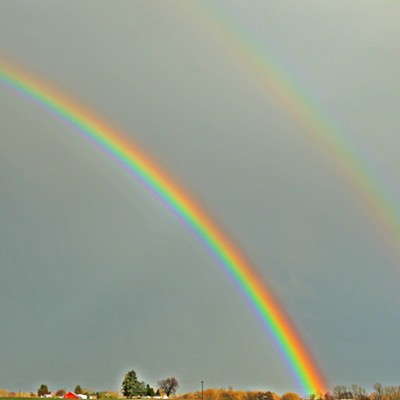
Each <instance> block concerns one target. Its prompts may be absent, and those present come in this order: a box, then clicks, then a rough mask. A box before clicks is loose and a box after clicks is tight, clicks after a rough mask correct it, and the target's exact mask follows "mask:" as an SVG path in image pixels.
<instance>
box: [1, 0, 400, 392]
mask: <svg viewBox="0 0 400 400" xmlns="http://www.w3.org/2000/svg"><path fill="white" fill-rule="evenodd" d="M222 21H225V22H224V23H223V22H222ZM241 39H244V40H247V41H248V42H249V43H252V44H253V45H254V47H256V48H258V49H259V51H260V52H261V53H262V54H264V55H265V57H266V59H269V60H273V62H274V63H276V65H278V66H279V68H280V70H281V71H284V73H285V74H286V75H287V76H288V77H289V79H290V80H292V81H293V82H295V83H296V85H297V86H298V87H299V88H301V90H302V91H303V92H304V93H306V95H307V96H308V97H309V98H310V99H311V101H312V102H313V103H315V104H318V107H319V108H320V109H321V110H323V112H324V114H325V115H326V121H330V122H331V123H332V124H334V125H335V126H336V127H338V128H337V134H340V135H341V136H342V137H343V138H345V140H346V141H348V142H349V143H350V144H351V146H352V147H351V148H352V151H353V152H354V153H356V154H357V155H358V156H359V157H360V159H361V160H362V162H363V163H364V164H365V165H366V168H367V169H368V172H366V173H368V174H369V175H370V176H374V179H375V181H376V182H377V183H378V184H379V186H380V187H381V188H382V190H384V193H385V196H386V197H387V198H388V199H391V201H393V202H394V204H398V203H399V202H400V185H399V171H400V143H399V142H400V139H399V132H398V127H399V126H400V113H399V109H400V100H399V93H400V74H399V71H400V58H399V54H400V3H399V2H398V1H389V0H387V1H386V0H358V1H357V0H337V1H317V0H304V1H298V0H257V1H256V0H249V1H240V0H238V1H231V0H229V1H228V0H226V1H219V0H218V1H214V2H210V3H206V2H203V1H196V2H190V1H147V0H146V1H145V0H136V1H119V2H114V1H84V2H81V1H68V2H67V1H14V0H12V1H11V0H3V1H1V2H0V54H2V55H3V56H5V57H9V58H11V59H12V60H14V61H15V62H17V63H18V64H21V65H23V66H24V67H25V68H26V69H28V70H30V71H32V72H33V73H34V74H36V75H38V76H41V77H43V78H45V79H47V80H49V81H51V82H53V83H54V84H55V85H57V86H59V87H60V88H62V90H63V91H65V92H66V93H69V94H70V95H72V96H73V97H75V98H77V99H79V101H80V102H82V103H83V104H85V105H87V106H89V107H90V108H91V109H92V110H94V111H95V112H96V113H97V115H98V116H99V117H101V118H102V119H104V120H106V121H107V122H109V123H110V124H111V125H115V126H117V127H119V128H121V130H122V131H123V132H125V133H126V135H127V136H128V137H129V138H131V139H132V140H133V141H134V142H135V143H138V144H140V145H141V146H142V147H143V148H144V149H146V151H147V153H148V154H150V155H151V156H152V157H153V158H154V159H155V160H157V162H158V163H159V165H161V166H163V168H165V170H166V171H168V173H170V174H171V175H172V176H174V177H175V178H176V179H177V180H178V181H179V182H180V183H181V184H182V185H183V186H184V187H185V188H186V189H187V190H188V191H190V192H191V193H192V194H193V196H194V197H195V198H196V199H198V200H199V201H200V202H201V203H202V204H204V205H205V207H206V208H207V209H208V210H210V212H211V213H212V215H214V216H215V217H216V219H217V220H218V221H220V222H221V223H222V225H223V226H224V227H225V228H226V230H227V231H228V232H229V233H230V234H231V235H232V237H233V238H234V239H235V240H236V241H237V242H238V243H239V244H240V246H241V247H242V249H244V251H245V252H246V253H247V254H248V255H249V256H250V257H251V259H252V260H253V261H254V264H255V265H257V267H258V269H259V271H260V273H261V274H262V276H263V277H264V278H265V281H266V282H267V283H268V284H269V286H271V287H272V288H273V289H274V291H275V293H276V294H277V296H278V298H279V300H280V301H281V302H282V303H283V304H284V306H285V309H286V310H287V312H288V313H289V315H290V316H291V317H292V318H293V320H294V322H295V325H296V327H297V328H298V330H299V332H300V333H301V334H302V336H303V337H304V338H305V340H306V342H307V344H308V345H309V347H310V349H311V350H312V353H313V354H314V355H315V357H316V359H317V360H318V363H319V365H320V367H321V369H322V371H323V372H324V373H325V374H326V376H327V378H328V380H329V382H330V383H331V384H332V385H335V384H351V383H357V384H360V385H362V386H365V387H366V388H367V390H371V389H372V384H373V383H375V382H382V383H383V384H396V385H398V384H400V380H399V376H398V371H399V367H400V363H399V350H400V349H399V333H400V318H399V306H400V298H399V294H398V286H399V282H400V275H399V266H400V262H399V260H400V258H399V254H398V253H397V249H396V248H398V247H399V245H400V243H398V242H394V243H393V241H390V238H389V239H388V237H387V236H386V235H385V232H384V229H382V226H381V225H380V224H379V222H377V221H376V219H375V217H374V216H373V215H372V213H371V211H370V210H369V209H368V208H367V207H366V206H365V203H366V202H365V201H364V200H365V199H364V198H363V196H362V195H361V196H360V195H359V194H357V190H355V189H354V185H353V184H354V183H353V184H352V183H351V182H349V181H348V180H346V179H344V177H343V174H342V172H341V171H340V170H339V168H338V163H337V162H336V160H335V159H334V158H335V155H332V154H329V152H327V151H326V149H325V148H324V147H322V146H319V145H318V144H317V143H316V142H315V141H313V140H312V139H311V137H310V135H309V133H308V132H307V129H305V128H304V127H302V126H300V125H299V124H298V121H296V120H295V119H293V118H292V115H291V114H290V112H288V110H287V109H286V108H285V106H284V105H283V104H282V103H280V102H279V101H277V99H276V98H275V97H274V94H273V93H272V92H271V91H270V90H269V89H268V87H265V86H264V85H261V84H260V79H259V78H258V77H257V76H256V74H255V70H254V65H253V64H252V63H251V62H250V61H249V60H247V59H246V54H247V55H248V53H246V52H243V51H239V47H238V46H236V45H235V43H237V41H238V40H241ZM262 71H265V73H267V69H265V70H262ZM259 73H260V72H259ZM262 73H263V72H261V75H262ZM0 116H1V133H0V193H1V201H0V272H1V275H0V276H1V279H0V321H1V328H0V387H6V388H8V389H9V390H32V391H36V390H37V388H38V387H39V385H40V384H41V383H46V384H48V385H49V387H50V389H51V390H56V389H59V388H64V387H66V388H67V389H69V390H72V389H73V388H74V387H75V385H77V384H80V385H81V386H82V387H86V388H93V389H95V390H101V389H109V390H118V389H119V388H120V385H121V382H122V379H123V375H124V373H126V372H127V371H128V370H130V369H135V370H136V371H137V373H138V375H139V378H140V379H143V380H145V381H146V382H149V383H150V384H151V385H156V382H157V380H159V379H161V378H165V377H167V376H171V375H175V376H176V377H177V379H178V381H179V382H180V384H181V387H180V392H185V391H192V390H198V389H200V387H201V386H200V385H201V383H200V382H201V381H204V382H205V387H224V386H225V387H226V386H228V385H231V386H233V387H234V388H237V389H262V390H274V391H276V392H278V393H283V392H285V391H288V390H298V389H299V388H298V387H296V385H295V383H294V381H293V377H292V376H291V375H290V374H289V373H288V371H287V369H286V367H285V365H284V363H283V362H282V359H281V357H280V355H279V354H278V353H277V351H276V349H275V347H274V345H273V344H272V343H271V341H270V339H269V337H268V336H267V335H266V333H265V332H264V331H263V329H262V328H261V327H260V325H259V324H258V322H257V321H256V319H255V318H254V316H253V315H252V313H251V311H250V309H249V308H248V306H247V305H246V303H245V302H244V301H243V298H242V297H241V295H240V293H238V292H237V290H236V289H235V287H234V286H233V285H232V284H231V282H230V280H229V279H228V278H227V276H226V275H225V273H224V272H223V271H222V270H221V269H220V268H219V267H218V265H216V264H215V261H214V260H213V258H212V257H210V256H209V254H208V253H207V252H206V251H205V250H204V248H203V247H202V246H201V244H200V243H199V242H198V241H196V240H195V239H194V238H193V237H192V236H191V235H190V234H189V233H188V232H187V230H185V228H184V227H183V226H182V225H181V223H180V222H179V221H177V220H176V219H175V217H174V216H173V215H171V214H170V213H169V211H168V210H167V209H166V208H164V206H163V205H162V204H160V203H158V202H157V201H156V200H155V199H154V198H153V197H152V196H151V195H149V193H147V192H146V190H145V189H144V188H143V187H142V186H140V184H138V183H137V182H136V181H134V180H133V179H132V178H131V177H130V176H128V175H127V174H126V173H125V172H124V171H123V170H121V169H120V167H118V165H116V164H115V163H113V162H112V161H111V160H108V159H107V158H105V157H104V156H103V155H102V154H100V153H99V152H98V151H97V150H96V149H95V148H93V147H90V145H88V144H87V143H86V142H84V141H83V140H82V139H81V138H80V137H79V136H77V135H76V134H75V133H74V132H72V131H71V130H70V129H69V128H68V127H66V126H64V125H62V124H60V122H59V121H58V120H56V119H54V118H53V117H51V116H50V115H48V114H46V113H44V112H43V111H42V110H40V109H38V108H37V107H36V106H34V105H33V104H29V103H27V102H26V101H25V100H22V99H20V98H17V97H15V96H14V95H12V94H10V93H9V92H7V91H5V90H3V89H1V90H0ZM347 167H348V166H347ZM366 171H367V170H366ZM397 211H399V209H397Z"/></svg>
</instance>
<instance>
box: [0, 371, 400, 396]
mask: <svg viewBox="0 0 400 400" xmlns="http://www.w3.org/2000/svg"><path fill="white" fill-rule="evenodd" d="M178 387H179V384H178V381H177V379H176V378H174V377H171V378H166V379H162V380H160V381H158V382H157V389H154V388H152V387H151V386H150V385H149V384H146V383H145V382H144V381H140V380H139V379H138V376H137V374H136V372H135V371H133V370H132V371H129V372H128V373H127V374H126V375H125V377H124V380H123V382H122V386H121V389H122V394H123V395H124V396H125V397H126V398H128V399H129V398H133V397H156V396H164V395H165V396H171V395H174V394H175V393H176V390H177V388H178ZM373 389H374V391H372V392H371V393H368V392H367V391H366V390H365V389H364V388H363V387H361V386H358V385H356V384H353V385H337V386H334V387H333V388H332V390H331V391H330V392H327V393H324V394H312V395H309V396H306V397H302V396H300V395H299V394H297V393H294V392H288V393H285V394H283V395H281V396H279V395H278V394H276V393H274V392H271V391H241V390H234V389H233V388H231V387H228V389H206V390H204V391H202V392H200V391H196V392H191V393H186V394H182V395H179V396H177V397H176V400H199V399H202V400H400V385H399V386H393V385H392V386H384V385H382V384H381V383H375V384H374V385H373ZM74 392H75V393H76V394H87V395H90V396H92V395H93V396H95V397H96V398H98V399H101V398H118V397H120V393H119V392H111V391H103V392H94V391H93V390H88V389H83V388H82V387H81V386H80V385H77V386H76V387H75V390H74ZM49 393H50V391H49V389H48V387H47V385H44V384H42V385H40V387H39V389H38V391H37V392H36V393H33V392H31V393H24V392H9V391H7V390H6V389H0V398H4V397H19V398H22V397H25V398H26V397H38V396H39V397H42V396H44V395H46V394H49ZM64 395H65V390H64V389H59V390H58V391H56V392H55V393H53V396H54V397H63V396H64Z"/></svg>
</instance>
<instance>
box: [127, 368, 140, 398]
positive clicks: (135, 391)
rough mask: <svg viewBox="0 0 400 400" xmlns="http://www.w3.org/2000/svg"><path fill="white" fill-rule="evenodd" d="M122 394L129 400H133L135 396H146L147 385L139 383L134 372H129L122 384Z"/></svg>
mask: <svg viewBox="0 0 400 400" xmlns="http://www.w3.org/2000/svg"><path fill="white" fill-rule="evenodd" d="M122 393H123V395H124V396H125V397H126V398H128V399H131V398H132V397H133V396H144V395H146V384H145V383H144V382H139V380H138V378H137V375H136V372H135V371H134V370H132V371H129V372H128V373H127V374H126V375H125V379H124V381H123V382H122Z"/></svg>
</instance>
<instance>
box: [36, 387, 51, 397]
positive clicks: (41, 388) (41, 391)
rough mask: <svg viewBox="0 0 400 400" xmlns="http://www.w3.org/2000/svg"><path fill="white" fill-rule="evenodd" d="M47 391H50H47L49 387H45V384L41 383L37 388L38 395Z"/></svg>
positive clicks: (40, 395)
mask: <svg viewBox="0 0 400 400" xmlns="http://www.w3.org/2000/svg"><path fill="white" fill-rule="evenodd" d="M48 393H50V392H49V388H48V387H47V385H44V384H41V385H40V388H39V389H38V392H37V394H38V396H39V397H42V396H44V395H45V394H48Z"/></svg>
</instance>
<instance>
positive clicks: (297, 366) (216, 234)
mask: <svg viewBox="0 0 400 400" xmlns="http://www.w3.org/2000/svg"><path fill="white" fill-rule="evenodd" d="M0 83H1V84H2V86H3V87H4V88H7V89H9V90H11V91H12V92H16V93H18V94H19V95H20V96H22V97H24V98H28V99H29V100H30V101H33V102H34V103H36V104H39V105H40V106H41V108H45V109H46V110H47V111H49V112H50V113H52V114H55V115H56V116H57V117H58V118H60V119H62V120H63V121H64V122H66V123H67V124H68V125H70V126H72V127H73V128H74V130H75V131H77V132H78V133H79V134H80V135H82V136H83V137H85V138H86V139H88V140H89V141H90V142H92V143H94V144H96V145H97V146H98V147H100V148H101V149H102V150H103V151H104V152H105V153H107V154H108V155H109V156H111V157H112V158H113V159H115V160H117V161H118V162H119V163H120V164H122V165H123V166H124V167H125V168H126V169H128V170H129V171H130V172H131V173H133V174H134V175H135V176H136V177H137V178H139V180H140V181H141V183H142V184H144V185H145V186H146V187H147V188H148V189H150V190H151V191H152V192H154V193H156V194H157V195H158V196H159V197H160V198H161V199H162V200H163V202H165V203H166V204H167V205H168V206H169V207H170V208H171V209H172V210H173V211H174V212H175V213H176V214H177V215H178V216H179V217H180V218H182V219H183V220H184V222H185V223H186V224H187V225H189V226H190V228H191V229H192V230H193V231H194V232H195V234H196V236H198V237H199V238H200V239H201V240H202V242H203V243H204V244H205V245H206V246H207V247H208V248H209V249H210V250H211V251H212V253H213V254H214V255H215V256H216V257H217V259H218V260H219V262H220V263H221V264H222V265H223V266H224V268H225V269H226V271H227V272H228V273H229V275H230V276H231V277H233V279H234V281H235V282H236V283H237V284H238V286H239V287H240V288H241V290H242V291H243V293H244V294H245V296H246V297H247V299H248V300H249V302H250V303H251V305H252V306H253V308H254V310H255V311H256V313H257V314H258V317H259V318H260V319H261V321H262V323H263V325H264V326H265V328H266V329H267V330H268V331H269V334H272V336H273V337H274V339H275V341H276V343H277V345H278V347H279V349H280V351H281V352H282V354H283V356H284V358H285V359H286V361H287V362H288V364H289V366H290V369H291V370H292V373H293V375H294V377H295V379H296V380H297V382H298V383H299V384H300V386H301V387H302V390H304V392H305V393H315V392H317V391H318V392H324V391H325V390H326V384H325V380H324V378H323V376H322V374H321V372H320V371H319V369H318V368H317V366H316V364H315V362H314V360H313V359H312V356H311V354H310V352H309V350H308V349H307V347H306V345H305V344H304V342H303V341H302V339H301V338H300V336H299V334H298V332H297V331H296V329H295V328H294V326H293V325H292V323H291V322H290V320H289V318H288V316H287V315H286V314H285V312H284V310H283V309H282V307H281V306H280V305H279V304H278V302H277V300H276V299H275V298H274V297H273V295H272V294H271V292H270V290H269V289H268V288H267V286H266V285H265V284H264V283H263V282H262V280H261V279H260V277H259V276H258V274H257V273H256V270H255V268H254V266H253V265H252V264H251V263H250V261H249V260H248V259H247V258H246V257H245V255H244V254H243V253H242V252H241V251H240V250H239V248H238V247H237V246H236V245H235V244H234V243H233V242H232V240H231V239H230V238H229V237H228V235H227V234H226V233H225V232H223V230H222V229H221V228H220V227H219V226H217V224H216V223H215V222H214V221H213V220H212V219H211V218H210V216H209V215H208V214H207V213H206V211H205V210H204V209H203V208H202V207H200V206H199V204H197V203H196V201H195V200H193V199H192V198H191V197H190V196H189V195H188V194H187V193H186V192H185V191H184V190H183V188H181V187H180V186H179V185H178V184H177V183H176V182H174V180H173V179H172V178H171V177H169V176H168V175H167V174H166V173H165V172H164V171H163V170H162V169H161V168H160V167H159V166H157V165H156V164H155V162H154V161H153V160H151V159H150V157H149V156H148V155H146V154H144V153H143V152H142V151H140V150H139V149H138V148H137V147H136V146H134V145H133V144H132V143H131V142H128V141H127V140H126V139H125V138H124V137H123V135H122V134H121V133H119V132H116V131H115V130H114V129H113V128H111V127H110V126H108V125H107V124H105V123H104V122H103V121H101V120H100V119H99V118H98V117H96V116H94V115H93V114H91V113H90V112H89V111H88V110H86V109H85V108H84V107H83V106H82V105H81V104H77V103H76V102H75V101H73V100H71V99H70V98H68V97H66V96H65V95H64V94H61V93H60V92H58V91H56V90H55V89H54V88H53V87H50V85H49V84H48V83H44V82H43V81H39V80H38V79H37V78H34V77H32V76H30V75H29V74H28V73H27V72H26V71H23V70H22V69H20V68H17V67H16V66H15V65H13V64H11V63H9V62H6V61H5V60H3V61H1V62H0Z"/></svg>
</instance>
